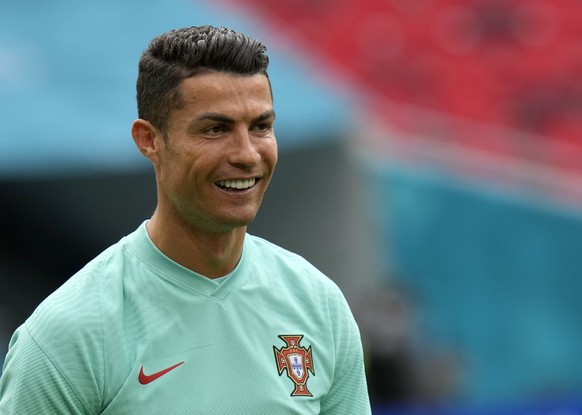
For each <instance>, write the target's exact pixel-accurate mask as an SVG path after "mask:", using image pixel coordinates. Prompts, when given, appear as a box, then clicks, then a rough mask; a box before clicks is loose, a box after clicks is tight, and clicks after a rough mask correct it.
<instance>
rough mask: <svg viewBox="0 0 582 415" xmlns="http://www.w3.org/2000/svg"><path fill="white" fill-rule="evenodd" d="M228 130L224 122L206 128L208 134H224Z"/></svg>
mask: <svg viewBox="0 0 582 415" xmlns="http://www.w3.org/2000/svg"><path fill="white" fill-rule="evenodd" d="M227 131H228V128H227V127H226V126H225V125H222V124H217V125H212V126H210V127H208V128H206V129H205V130H204V132H205V133H206V134H208V135H220V134H224V133H225V132H227Z"/></svg>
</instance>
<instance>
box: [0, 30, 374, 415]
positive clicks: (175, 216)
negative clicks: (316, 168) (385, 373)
mask: <svg viewBox="0 0 582 415" xmlns="http://www.w3.org/2000/svg"><path fill="white" fill-rule="evenodd" d="M267 66H268V57H267V55H266V49H265V47H264V46H263V45H262V44H261V43H260V42H258V41H256V40H253V39H250V38H248V37H247V36H245V35H243V34H240V33H237V32H234V31H232V30H229V29H225V28H214V27H210V26H203V27H191V28H186V29H179V30H174V31H170V32H167V33H164V34H162V35H160V36H158V37H156V38H155V39H154V40H153V41H152V42H151V43H150V45H149V48H148V49H147V50H146V51H145V52H144V53H143V55H142V57H141V60H140V65H139V75H138V81H137V101H138V115H139V118H138V119H137V120H136V121H134V123H133V126H132V136H133V138H134V141H135V143H136V146H137V148H138V149H139V151H140V152H141V153H142V154H143V155H144V156H145V157H147V158H148V159H149V160H151V162H152V164H153V167H154V170H155V174H156V184H157V198H158V204H157V207H156V210H155V212H154V214H153V216H152V217H151V218H150V219H149V220H146V221H144V223H143V224H142V225H141V226H140V227H139V228H138V229H137V230H136V231H135V232H133V233H131V234H130V235H128V236H127V237H125V238H123V239H122V240H121V241H119V242H118V243H117V244H115V245H113V246H112V247H110V248H109V249H107V250H105V251H104V252H103V253H101V254H100V255H99V256H98V257H96V258H95V259H94V260H93V261H91V262H90V263H89V264H87V265H86V266H85V267H84V268H83V269H81V270H80V271H79V272H78V273H77V274H75V275H74V276H73V277H71V278H70V279H69V280H68V281H67V282H66V283H65V284H64V285H63V286H62V287H60V288H59V289H58V290H57V291H56V292H55V293H53V294H52V295H51V296H49V297H48V298H47V299H46V300H45V301H43V303H42V304H41V305H40V306H39V307H38V308H37V310H35V312H34V313H33V315H32V316H31V317H30V318H29V319H28V320H27V321H26V322H25V323H24V324H23V325H22V326H21V327H20V328H19V329H18V330H17V331H16V333H15V334H14V336H13V338H12V340H11V342H10V349H9V352H8V355H7V358H6V362H5V366H4V371H3V375H2V378H1V379H0V413H2V414H110V415H117V414H120V415H121V414H124V415H125V414H140V415H144V414H189V415H195V414H213V415H219V414H229V415H230V414H249V415H251V414H252V415H257V414H265V415H272V414H277V415H284V414H301V415H309V414H335V415H348V414H349V415H359V414H369V413H370V404H369V400H368V394H367V387H366V381H365V375H364V366H363V358H362V345H361V341H360V335H359V331H358V328H357V326H356V323H355V321H354V319H353V317H352V314H351V312H350V309H349V307H348V305H347V303H346V301H345V298H344V296H343V295H342V293H341V292H340V290H339V289H338V287H337V286H336V285H335V284H334V283H333V282H332V281H331V280H330V279H328V278H327V277H326V276H324V275H323V274H322V273H320V272H319V271H318V270H317V269H315V268H314V267H313V266H312V265H311V264H309V263H308V262H307V261H305V260H304V259H303V258H301V257H299V256H297V255H295V254H293V253H290V252H288V251H286V250H284V249H282V248H280V247H278V246H276V245H273V244H272V243H269V242H267V241H265V240H263V239H261V238H258V237H256V236H252V235H249V234H248V233H247V225H248V224H249V223H250V222H251V221H252V220H253V219H254V217H255V215H256V214H257V212H258V210H259V207H260V205H261V201H262V199H263V195H264V193H265V191H266V189H267V187H268V185H269V182H270V180H271V177H272V175H273V171H274V169H275V166H276V164H277V143H276V139H275V134H274V122H275V111H274V109H273V98H272V91H271V85H270V82H269V78H268V75H267Z"/></svg>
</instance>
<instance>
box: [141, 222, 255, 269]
mask: <svg viewBox="0 0 582 415" xmlns="http://www.w3.org/2000/svg"><path fill="white" fill-rule="evenodd" d="M147 231H148V234H149V236H150V239H151V240H152V242H153V243H154V244H155V245H156V247H157V248H158V249H159V250H160V251H162V252H163V253H164V255H166V256H167V257H169V258H170V259H172V260H173V261H175V262H177V263H178V264H180V265H182V266H183V267H185V268H188V269H190V270H192V271H194V272H196V273H198V274H201V275H204V276H205V277H208V278H211V279H212V278H218V277H222V276H225V275H227V274H228V273H230V272H231V271H232V270H234V268H235V267H236V265H237V264H238V261H239V260H240V257H241V254H242V249H243V243H244V238H245V233H246V226H245V227H240V228H235V229H233V230H231V231H228V232H220V233H217V232H208V231H204V230H200V229H195V228H194V227H191V226H185V225H184V224H183V223H176V222H173V221H168V220H166V221H164V220H162V219H161V218H160V217H159V215H157V214H156V213H154V215H153V216H152V218H151V220H150V221H149V222H148V223H147Z"/></svg>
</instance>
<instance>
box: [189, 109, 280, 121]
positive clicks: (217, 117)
mask: <svg viewBox="0 0 582 415" xmlns="http://www.w3.org/2000/svg"><path fill="white" fill-rule="evenodd" d="M269 118H275V111H273V110H269V111H265V112H263V113H262V114H260V115H258V116H257V117H255V119H254V120H253V122H254V123H257V122H261V121H264V120H267V119H269ZM207 120H209V121H216V122H220V123H224V124H234V120H233V119H232V118H230V117H227V116H226V115H224V114H220V113H216V112H208V113H205V114H202V115H201V116H199V117H198V118H196V121H207Z"/></svg>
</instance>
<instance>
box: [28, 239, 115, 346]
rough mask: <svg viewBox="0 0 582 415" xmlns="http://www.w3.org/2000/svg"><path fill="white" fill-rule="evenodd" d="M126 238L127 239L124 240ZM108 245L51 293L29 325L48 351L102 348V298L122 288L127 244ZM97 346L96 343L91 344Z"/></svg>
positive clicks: (33, 314)
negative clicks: (120, 269) (119, 270)
mask: <svg viewBox="0 0 582 415" xmlns="http://www.w3.org/2000/svg"><path fill="white" fill-rule="evenodd" d="M122 241H123V240H122ZM122 241H120V242H119V243H117V244H115V245H113V246H111V247H109V248H107V249H106V250H105V251H103V252H102V253H101V254H99V255H98V256H97V257H95V258H94V259H93V260H91V261H90V262H89V263H87V264H86V265H85V266H84V267H83V268H82V269H81V270H79V271H78V272H77V273H75V274H74V275H73V276H72V277H70V278H69V279H68V280H67V281H66V282H65V283H64V284H63V285H61V286H60V287H59V288H58V289H57V290H56V291H54V292H53V293H52V294H50V295H49V296H48V297H47V298H46V299H45V300H44V301H42V302H41V303H40V305H39V306H38V307H37V308H36V310H35V311H34V312H33V313H32V315H31V316H30V317H29V318H28V319H27V321H26V322H25V325H26V327H27V329H28V330H29V331H30V333H31V335H32V336H33V338H34V339H35V340H36V341H37V342H38V343H39V345H40V346H41V347H42V348H43V349H44V350H45V351H46V352H47V353H49V354H50V353H51V351H52V350H62V349H63V348H66V347H67V346H66V345H67V342H70V343H71V346H77V347H81V346H83V347H98V344H100V338H101V337H102V330H103V326H104V324H105V323H106V322H104V321H103V318H102V317H103V315H102V314H103V313H102V299H103V298H107V297H110V296H111V295H115V292H116V291H119V290H120V288H121V287H120V286H121V281H120V280H121V274H120V273H119V272H117V269H118V268H120V267H122V265H121V264H122V262H123V260H122V257H123V256H124V253H123V252H124V243H123V242H122ZM91 345H93V346H91Z"/></svg>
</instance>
